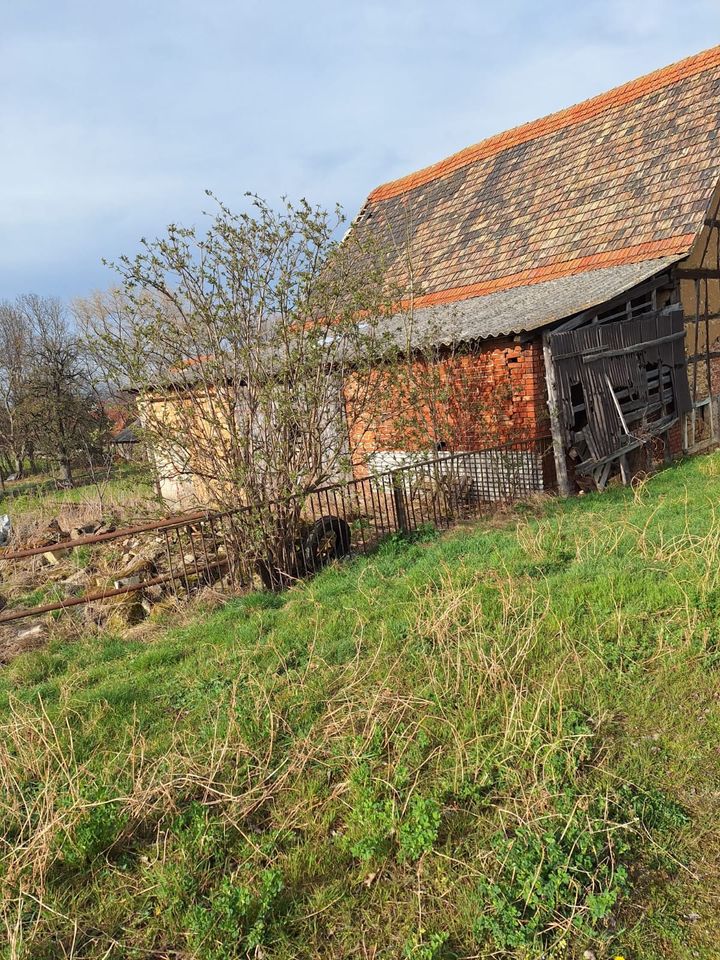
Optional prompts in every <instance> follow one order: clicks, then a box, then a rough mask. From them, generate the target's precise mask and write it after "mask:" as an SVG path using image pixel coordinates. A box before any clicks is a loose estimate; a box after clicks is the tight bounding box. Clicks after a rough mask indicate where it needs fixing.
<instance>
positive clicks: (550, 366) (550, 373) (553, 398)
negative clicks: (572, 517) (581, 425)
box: [543, 333, 570, 497]
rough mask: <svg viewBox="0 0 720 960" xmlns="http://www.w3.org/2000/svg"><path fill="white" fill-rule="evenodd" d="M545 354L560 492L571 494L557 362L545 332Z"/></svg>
mask: <svg viewBox="0 0 720 960" xmlns="http://www.w3.org/2000/svg"><path fill="white" fill-rule="evenodd" d="M543 356H544V358H545V382H546V384H547V405H548V410H549V412H550V433H551V434H552V444H553V456H554V458H555V474H556V476H557V483H558V493H559V494H560V496H561V497H569V496H570V478H569V477H568V471H567V461H566V459H565V437H564V434H563V429H562V422H561V420H560V407H559V404H560V397H559V393H558V389H557V379H556V376H555V363H554V361H553V357H552V351H551V349H550V335H549V334H548V333H544V334H543Z"/></svg>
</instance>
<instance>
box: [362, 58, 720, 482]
mask: <svg viewBox="0 0 720 960" xmlns="http://www.w3.org/2000/svg"><path fill="white" fill-rule="evenodd" d="M719 130H720V46H718V47H714V48H713V49H711V50H708V51H705V52H703V53H700V54H698V55H696V56H693V57H690V58H688V59H686V60H683V61H681V62H679V63H676V64H674V65H672V66H669V67H665V68H664V69H661V70H658V71H656V72H654V73H651V74H648V75H646V76H644V77H641V78H640V79H638V80H634V81H632V82H631V83H627V84H624V85H623V86H620V87H617V88H616V89H613V90H611V91H609V92H607V93H604V94H602V95H600V96H597V97H594V98H593V99H591V100H587V101H585V102H583V103H580V104H577V105H575V106H572V107H569V108H568V109H565V110H562V111H560V112H559V113H554V114H552V115H550V116H547V117H544V118H543V119H541V120H537V121H534V122H531V123H527V124H525V125H523V126H520V127H516V128H514V129H511V130H509V131H507V132H506V133H502V134H499V135H497V136H493V137H490V138H489V139H487V140H483V141H482V142H480V143H477V144H475V145H474V146H471V147H469V148H467V149H465V150H461V151H460V152H459V153H456V154H453V155H452V156H450V157H448V158H446V159H444V160H442V161H440V162H438V163H435V164H433V165H432V166H429V167H426V168H424V169H422V170H419V171H418V172H416V173H412V174H409V175H408V176H404V177H401V178H400V179H398V180H394V181H392V182H390V183H386V184H384V185H383V186H380V187H378V188H377V189H375V190H374V191H373V192H372V193H371V194H370V196H369V197H368V199H367V201H366V203H365V204H364V206H363V208H362V210H361V211H360V213H359V214H358V216H357V217H356V219H355V221H354V223H353V225H352V228H351V229H352V230H357V231H372V232H373V233H374V234H376V235H377V237H379V238H380V239H381V242H382V244H383V246H384V248H385V249H386V250H387V251H388V278H389V280H391V281H392V282H396V283H397V284H398V286H399V287H400V288H402V289H404V290H406V291H407V293H406V295H405V298H404V299H403V302H402V304H401V305H399V308H398V312H400V309H402V312H403V315H404V316H405V317H407V316H410V317H411V322H410V328H409V329H410V338H409V343H410V347H411V350H412V351H413V353H414V359H413V363H416V364H418V365H422V366H424V367H426V368H427V367H431V368H432V369H433V371H434V373H435V374H436V375H437V377H438V379H439V381H441V382H442V383H443V384H444V385H445V386H446V388H447V394H446V397H447V399H446V410H445V417H444V428H443V435H442V436H435V437H432V438H430V439H431V440H432V442H433V444H434V446H435V448H436V449H443V450H445V449H447V450H450V451H472V450H477V451H479V452H480V451H482V450H484V449H486V448H488V446H492V445H495V446H498V445H502V444H515V445H516V446H517V445H518V444H519V445H522V444H523V443H526V444H528V451H531V450H532V444H533V443H536V442H539V441H541V440H547V442H548V443H551V444H552V451H553V454H554V466H555V473H556V480H557V484H558V488H559V490H560V492H561V493H568V492H570V491H571V490H572V489H573V488H574V487H575V485H576V484H578V483H584V482H589V483H591V484H595V485H596V486H597V487H598V488H600V489H601V488H602V487H603V486H604V485H605V484H606V483H607V481H608V479H609V477H610V476H611V475H612V474H613V473H619V474H620V475H621V476H622V477H623V479H624V480H626V481H627V479H628V478H629V477H630V476H631V474H632V471H633V470H634V469H635V467H636V466H637V465H638V464H639V463H640V462H641V461H640V459H639V457H640V455H643V456H645V455H647V452H648V451H650V452H651V453H652V454H653V455H655V456H664V457H666V458H669V457H670V456H673V455H676V454H678V453H680V452H682V451H696V450H699V449H701V448H702V447H703V446H705V445H707V444H710V443H712V442H713V441H714V440H715V439H716V438H717V436H718V431H719V430H720V424H719V420H720V410H719V409H718V403H717V400H718V394H719V393H720V214H719V205H720V150H719V144H718V132H719ZM408 265H410V266H411V269H409V266H408ZM408 275H410V276H411V283H410V284H408ZM405 323H406V324H407V321H405ZM429 348H430V349H429ZM382 375H383V374H382V372H381V371H379V372H378V376H382ZM411 403H412V400H411V398H410V397H409V396H405V397H403V396H402V391H400V392H398V388H397V387H393V389H392V390H390V389H389V390H388V393H387V400H386V408H385V409H384V410H382V411H380V412H378V414H377V417H376V422H374V423H372V424H366V425H365V426H366V427H367V429H365V430H364V431H363V437H362V440H361V441H360V440H358V442H359V443H361V444H363V445H364V449H363V453H364V455H367V456H368V457H369V460H370V462H371V463H373V464H374V465H375V467H376V468H377V469H383V468H387V467H390V466H392V465H394V464H396V463H398V462H402V461H403V458H405V457H407V456H408V455H410V454H416V453H417V452H418V450H419V448H420V447H422V446H425V447H428V441H427V439H426V440H425V441H423V442H420V441H419V440H418V439H417V438H416V437H415V436H413V434H412V432H409V431H407V429H405V428H404V426H402V425H401V424H400V423H399V422H398V417H400V416H401V414H402V416H403V417H404V416H405V413H406V410H407V407H408V404H411ZM351 439H352V438H351ZM430 448H432V447H430ZM528 455H529V456H532V454H530V453H529V454H528ZM537 477H538V487H542V486H543V485H544V484H547V482H548V481H547V476H546V474H544V473H543V471H541V470H538V471H537Z"/></svg>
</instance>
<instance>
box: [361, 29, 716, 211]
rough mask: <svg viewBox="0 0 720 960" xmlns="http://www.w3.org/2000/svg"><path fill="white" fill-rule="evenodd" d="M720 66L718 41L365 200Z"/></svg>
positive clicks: (419, 172) (426, 180)
mask: <svg viewBox="0 0 720 960" xmlns="http://www.w3.org/2000/svg"><path fill="white" fill-rule="evenodd" d="M716 66H720V45H718V46H715V47H710V48H709V49H708V50H703V51H701V52H700V53H696V54H694V55H693V56H690V57H686V58H685V59H683V60H678V61H677V62H676V63H671V64H669V65H668V66H666V67H661V68H660V69H658V70H653V71H652V72H651V73H646V74H644V75H643V76H641V77H638V78H636V79H635V80H630V81H628V82H627V83H623V84H621V85H620V86H617V87H613V88H612V89H610V90H607V91H605V92H604V93H600V94H597V95H596V96H594V97H590V98H589V99H587V100H582V101H580V103H576V104H573V105H572V106H569V107H565V108H563V109H562V110H558V111H556V112H555V113H550V114H548V115H547V116H544V117H540V118H538V119H537V120H530V121H529V122H527V123H523V124H520V125H519V126H516V127H511V128H510V129H509V130H506V131H504V132H501V133H497V134H493V135H492V136H490V137H487V138H486V139H485V140H480V141H479V142H478V143H476V144H473V145H472V146H470V147H465V148H464V149H462V150H459V151H457V152H456V153H453V154H451V155H450V156H449V157H446V158H445V159H444V160H440V161H437V162H436V163H433V164H430V165H429V166H427V167H423V168H422V169H421V170H417V171H416V172H414V173H410V174H407V175H405V176H403V177H399V178H398V179H396V180H391V181H389V182H388V183H385V184H382V185H381V186H379V187H376V189H375V190H373V191H372V193H371V194H370V196H369V197H368V199H367V203H372V202H377V201H381V200H388V199H390V198H391V197H396V196H399V195H400V194H402V193H405V192H406V191H408V190H412V189H413V188H414V187H418V186H422V185H423V184H425V183H431V182H432V181H433V180H438V179H440V178H442V177H444V176H446V175H448V174H450V173H453V172H454V171H455V170H458V169H460V168H461V167H465V166H468V165H469V164H471V163H473V162H475V161H476V160H481V159H484V158H486V157H489V156H492V155H493V154H496V153H500V152H501V151H503V150H507V149H509V148H510V147H515V146H518V145H519V144H521V143H527V142H528V141H530V140H536V139H538V138H539V137H542V136H545V135H547V134H549V133H554V132H555V131H556V130H561V129H563V128H564V127H568V126H572V125H575V124H578V123H581V122H582V121H584V120H588V119H590V118H592V117H595V116H597V115H598V114H600V113H602V112H603V111H604V110H607V109H609V108H610V107H613V106H618V105H622V104H625V103H631V102H632V101H634V100H637V99H639V98H640V97H642V96H645V95H646V94H648V93H654V92H655V91H657V90H661V89H663V88H664V87H667V86H671V85H672V84H674V83H678V82H679V81H681V80H685V79H687V78H688V77H692V76H695V75H696V74H699V73H703V72H704V71H705V70H710V69H712V68H713V67H716Z"/></svg>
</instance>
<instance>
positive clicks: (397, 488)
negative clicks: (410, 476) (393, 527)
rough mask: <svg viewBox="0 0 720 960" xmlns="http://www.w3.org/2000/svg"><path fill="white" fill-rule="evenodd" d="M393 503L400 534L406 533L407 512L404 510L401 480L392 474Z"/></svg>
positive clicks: (395, 474) (403, 492)
mask: <svg viewBox="0 0 720 960" xmlns="http://www.w3.org/2000/svg"><path fill="white" fill-rule="evenodd" d="M392 491H393V503H394V505H395V520H396V522H397V528H398V530H399V531H400V533H407V532H408V522H407V510H406V508H405V491H404V490H403V483H402V478H401V477H400V476H398V474H397V473H394V474H393V476H392Z"/></svg>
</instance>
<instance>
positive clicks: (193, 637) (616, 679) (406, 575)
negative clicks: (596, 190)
mask: <svg viewBox="0 0 720 960" xmlns="http://www.w3.org/2000/svg"><path fill="white" fill-rule="evenodd" d="M719 478H720V455H717V454H716V455H711V456H708V457H703V458H697V459H695V460H693V461H688V462H685V463H682V464H680V465H679V466H677V467H675V468H672V469H669V470H666V471H664V472H663V473H661V474H659V475H658V476H657V477H655V478H653V479H652V480H651V481H649V482H648V483H647V484H646V485H645V486H643V487H641V488H638V489H637V490H635V491H631V490H611V491H609V492H607V493H606V494H605V495H603V496H602V497H600V496H586V497H583V498H578V499H574V500H572V501H569V502H567V503H560V502H554V503H550V504H548V505H546V506H545V507H542V508H537V509H536V510H531V509H530V508H525V509H519V510H518V511H517V512H516V514H515V516H514V517H511V518H509V520H508V523H507V524H506V525H504V526H498V524H497V523H488V524H486V525H479V526H478V527H476V528H474V529H473V530H467V531H463V532H458V533H455V534H451V535H448V536H444V537H441V538H436V537H434V536H433V535H432V534H430V533H428V534H427V535H426V537H425V538H424V539H421V540H419V541H417V540H416V541H415V542H406V541H403V540H400V539H395V540H392V541H390V542H388V543H387V544H385V546H384V547H383V548H382V549H381V550H380V551H379V552H378V553H377V554H376V555H375V556H373V557H371V558H368V559H362V560H357V561H355V562H353V563H351V564H348V565H346V566H342V567H338V568H336V569H332V570H328V571H326V572H325V573H324V574H322V575H321V576H319V577H318V578H316V579H315V580H314V581H313V582H311V583H309V584H306V585H303V586H300V587H298V588H297V589H294V590H292V591H289V592H287V593H286V594H284V595H280V596H276V595H269V594H254V595H251V596H248V597H245V598H242V599H240V600H237V601H234V602H232V603H230V604H228V605H227V606H226V607H224V608H223V609H221V610H220V611H217V612H214V613H208V614H206V615H204V616H203V615H201V614H198V616H197V620H196V621H195V622H194V623H192V624H191V625H190V626H187V627H185V628H183V629H180V628H177V629H174V630H168V631H166V632H164V633H162V634H161V635H159V636H157V637H156V638H154V639H152V640H151V641H147V640H146V641H143V640H141V639H139V638H135V639H133V638H132V637H128V638H121V637H115V636H103V637H100V638H98V637H86V638H83V639H80V640H75V641H73V642H60V641H55V642H53V643H52V644H51V645H50V646H49V647H48V648H47V649H45V650H41V651H37V652H35V653H33V654H28V655H25V656H23V657H20V658H18V659H17V660H16V661H14V662H13V663H12V664H11V665H10V666H9V667H8V668H7V669H6V670H5V671H4V672H2V673H1V674H0V725H1V726H2V730H0V778H1V779H0V821H1V822H2V836H3V837H4V840H3V841H1V843H2V846H1V847H0V855H1V856H2V858H3V859H2V864H3V866H2V867H1V868H0V871H1V872H0V878H2V883H3V885H4V896H3V897H2V898H0V899H2V903H3V907H2V911H3V919H4V922H5V926H6V928H7V931H8V936H7V942H8V946H7V947H6V949H5V953H4V954H3V953H2V947H0V956H2V957H3V958H5V957H7V958H10V957H13V958H15V957H17V958H21V957H28V958H29V957H32V958H38V960H39V958H43V960H45V958H47V960H50V958H55V957H61V956H67V957H70V956H72V957H75V958H91V957H92V958H100V957H103V958H118V960H119V958H130V957H137V958H141V957H158V958H160V957H183V958H190V957H197V958H203V960H213V958H217V960H231V958H240V957H264V958H266V960H290V958H308V960H309V958H317V957H322V958H331V957H332V958H344V957H351V956H353V957H354V956H356V957H367V958H370V957H373V958H381V957H382V958H386V957H387V958H389V957H398V958H401V957H404V958H410V960H441V958H452V957H457V958H460V957H463V958H469V957H488V958H489V957H516V958H526V960H529V958H534V957H536V958H540V957H545V958H551V957H552V958H561V957H562V958H565V957H567V958H579V957H581V956H582V955H583V951H585V950H592V951H594V953H595V955H596V956H597V958H598V960H601V958H612V957H615V956H616V955H620V956H623V957H626V958H627V960H635V958H638V960H640V958H642V960H660V958H663V960H664V958H670V960H679V958H691V957H692V958H701V960H703V958H704V960H711V958H714V957H717V955H718V947H717V944H718V942H720V923H719V921H718V916H717V913H718V911H717V900H718V895H719V893H720V884H719V883H718V880H719V877H718V869H719V865H720V842H719V837H718V826H717V819H718V818H717V809H718V796H720V753H719V752H718V743H720V706H719V705H720V620H719V615H720V523H719V522H718V517H717V516H716V503H717V499H718V492H719V491H720V482H719ZM538 513H539V514H540V515H537V514H538ZM0 929H2V928H0ZM1 940H2V938H1V937H0V942H1Z"/></svg>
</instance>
